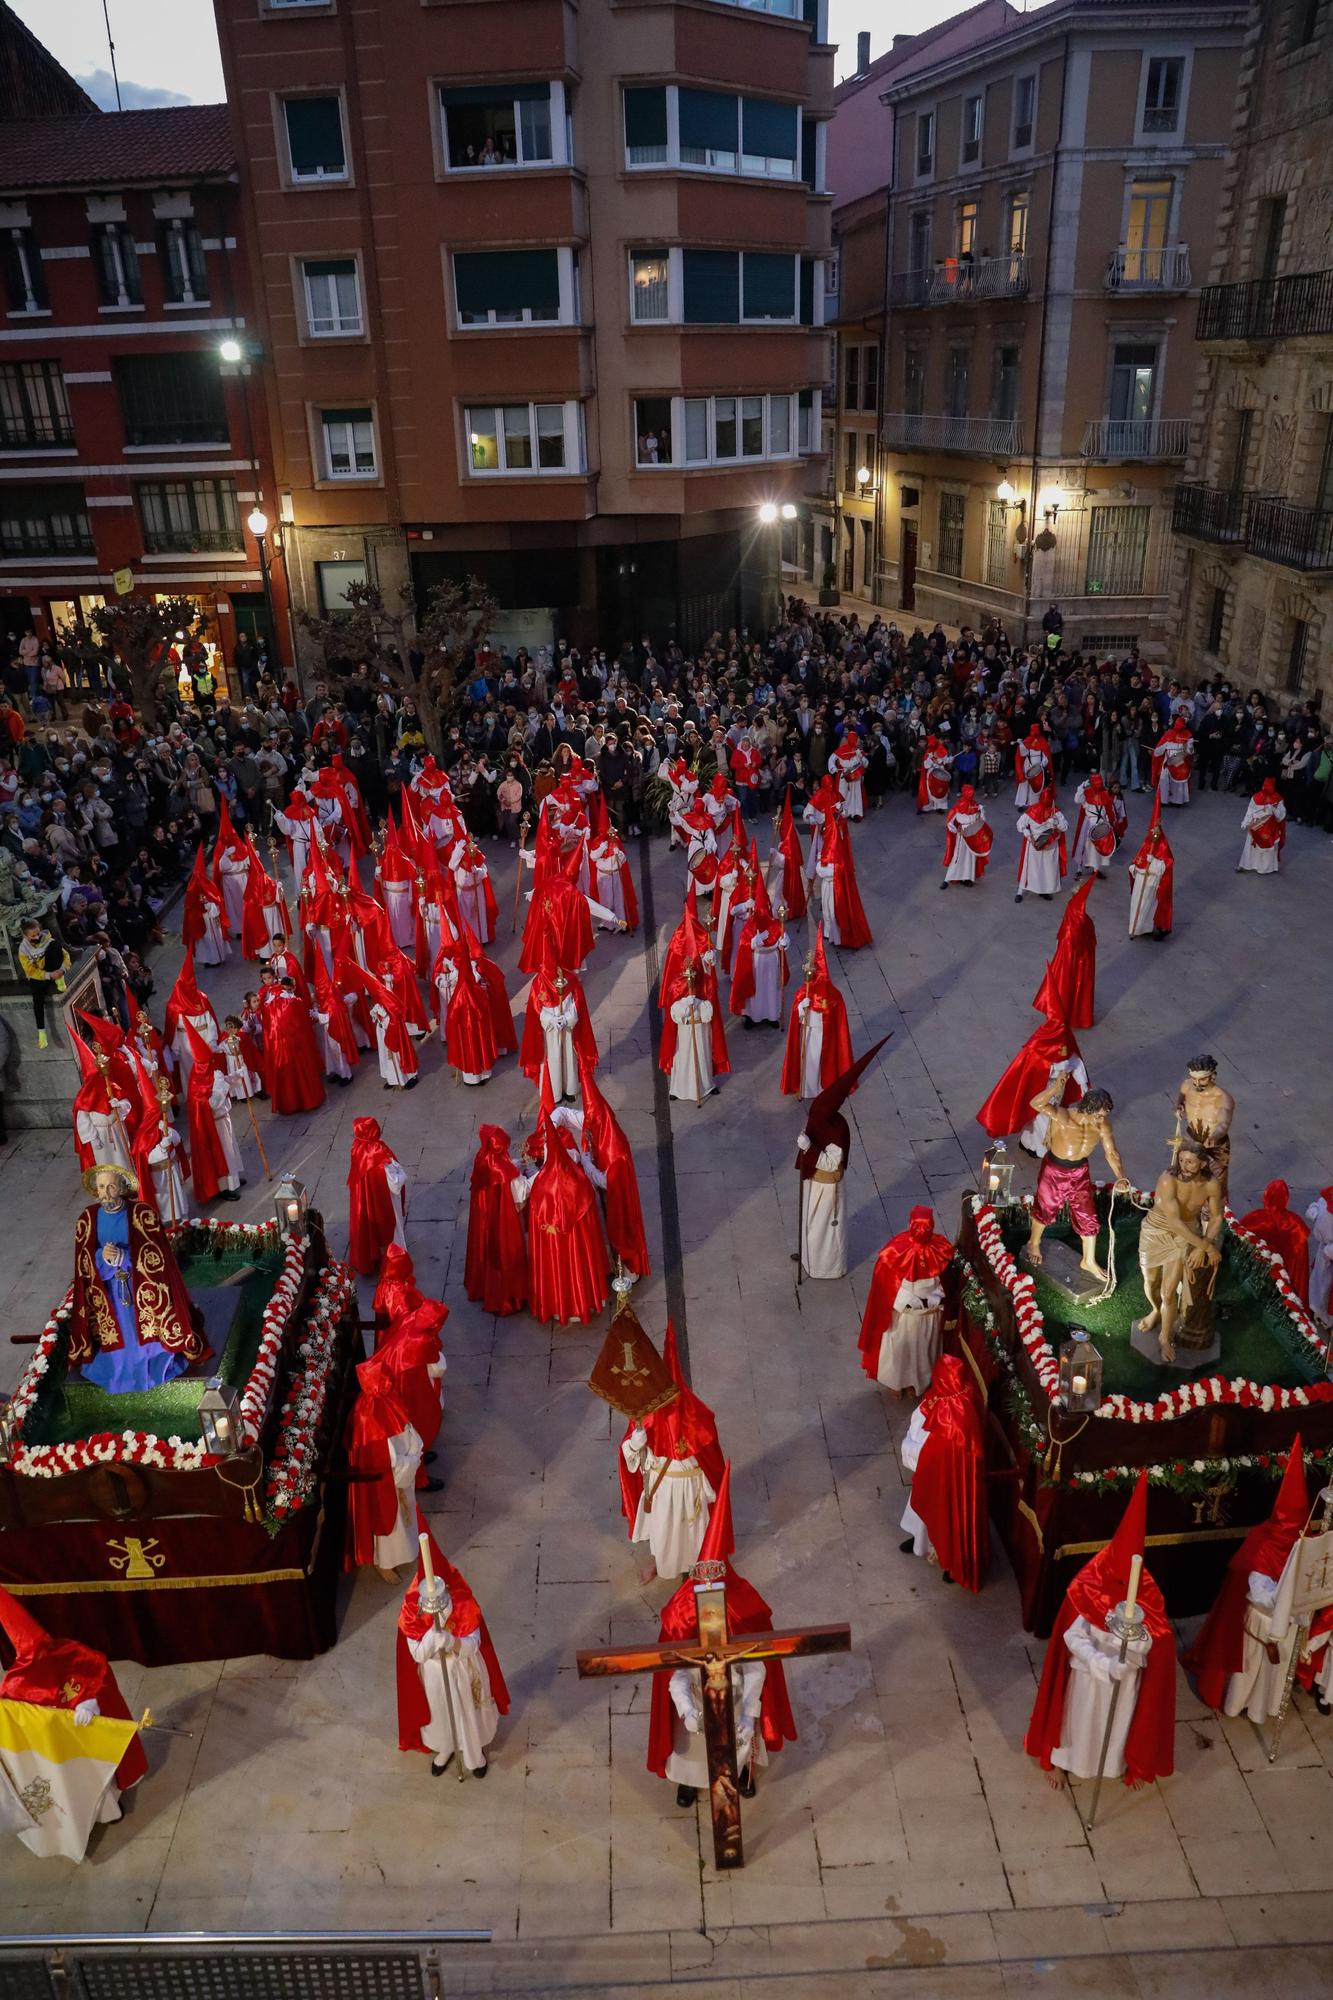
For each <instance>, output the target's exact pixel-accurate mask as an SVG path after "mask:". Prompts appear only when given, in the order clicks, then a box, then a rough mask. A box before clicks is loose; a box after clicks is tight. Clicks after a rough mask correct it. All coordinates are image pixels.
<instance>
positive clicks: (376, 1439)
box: [343, 1354, 421, 1580]
mask: <svg viewBox="0 0 1333 2000" xmlns="http://www.w3.org/2000/svg"><path fill="white" fill-rule="evenodd" d="M356 1382H357V1391H358V1393H357V1398H356V1401H355V1402H354V1403H353V1405H352V1412H351V1415H350V1416H349V1417H348V1419H347V1432H346V1437H345V1439H344V1444H345V1447H346V1453H347V1468H348V1471H349V1472H351V1473H353V1474H354V1475H356V1476H355V1477H353V1478H352V1479H351V1480H349V1482H348V1486H347V1535H346V1541H345V1543H344V1546H343V1568H344V1569H345V1570H350V1569H359V1568H360V1567H361V1566H362V1565H363V1564H365V1563H374V1564H375V1566H376V1568H377V1569H378V1570H379V1572H380V1574H381V1576H383V1577H384V1578H385V1579H386V1580H392V1579H393V1573H394V1571H395V1570H396V1569H397V1567H398V1565H399V1563H403V1562H407V1561H408V1560H409V1559H410V1556H411V1553H412V1549H413V1547H414V1546H415V1543H414V1541H413V1538H412V1533H411V1522H412V1518H413V1512H414V1509H413V1508H412V1506H411V1503H410V1501H409V1498H408V1496H409V1494H410V1493H411V1492H412V1489H413V1486H414V1484H415V1481H416V1474H417V1467H418V1466H419V1465H420V1463H421V1442H420V1439H419V1438H418V1437H417V1434H416V1431H415V1429H414V1427H413V1425H412V1420H411V1418H410V1417H409V1416H408V1414H407V1410H406V1409H405V1407H404V1406H403V1404H402V1402H401V1401H400V1400H399V1398H398V1396H397V1395H396V1394H395V1393H394V1390H393V1384H392V1370H391V1369H390V1368H388V1367H387V1366H386V1365H385V1362H384V1360H383V1358H382V1357H381V1356H380V1355H379V1354H372V1355H371V1357H370V1359H369V1361H361V1362H358V1363H357V1369H356Z"/></svg>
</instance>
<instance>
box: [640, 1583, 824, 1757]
mask: <svg viewBox="0 0 1333 2000" xmlns="http://www.w3.org/2000/svg"><path fill="white" fill-rule="evenodd" d="M724 1581H725V1588H726V1594H727V1630H728V1632H729V1633H730V1635H731V1637H732V1638H733V1639H734V1638H740V1637H742V1636H744V1635H748V1634H754V1633H756V1632H771V1631H772V1630H773V1613H772V1612H771V1611H770V1610H769V1608H768V1606H767V1604H766V1603H765V1602H764V1600H763V1598H762V1597H761V1596H760V1595H759V1592H758V1591H757V1590H756V1589H755V1587H754V1585H753V1584H752V1583H750V1582H748V1581H747V1580H746V1578H745V1577H743V1576H740V1575H738V1574H737V1572H736V1571H735V1570H734V1569H733V1568H732V1566H731V1564H730V1562H728V1563H727V1573H726V1577H725V1580H724ZM698 1630H699V1622H698V1615H697V1613H696V1611H695V1608H694V1585H693V1583H692V1582H691V1581H690V1579H689V1577H686V1579H685V1581H684V1583H682V1584H681V1586H680V1588H679V1589H678V1590H677V1591H676V1593H675V1595H674V1596H673V1597H670V1598H668V1600H667V1602H666V1605H665V1606H664V1608H663V1611H662V1624H661V1628H660V1630H659V1632H658V1635H657V1637H658V1643H659V1645H664V1646H666V1645H670V1644H672V1643H673V1641H674V1642H676V1643H679V1642H680V1641H681V1640H683V1639H694V1638H696V1637H697V1634H698ZM669 1679H670V1675H669V1674H654V1675H653V1677H652V1682H653V1687H652V1694H651V1697H650V1706H649V1713H648V1769H649V1770H650V1771H651V1772H653V1774H654V1776H656V1777H659V1778H665V1776H666V1761H667V1758H668V1757H669V1756H670V1755H671V1741H672V1719H673V1717H674V1715H675V1713H676V1711H675V1709H674V1708H673V1707H672V1705H671V1694H670V1690H669V1688H668V1686H667V1683H668V1681H669ZM759 1728H760V1732H761V1734H762V1736H763V1739H764V1747H765V1748H766V1749H767V1751H768V1753H769V1755H770V1756H774V1755H776V1753H777V1752H778V1751H779V1750H781V1748H782V1746H783V1744H784V1743H794V1742H795V1741H796V1720H795V1717H794V1716H793V1715H792V1712H791V1702H790V1700H789V1698H788V1695H787V1676H786V1674H785V1672H784V1671H783V1666H782V1662H781V1660H765V1662H764V1692H763V1696H762V1700H761V1704H760V1709H759Z"/></svg>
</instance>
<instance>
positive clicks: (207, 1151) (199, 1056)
mask: <svg viewBox="0 0 1333 2000" xmlns="http://www.w3.org/2000/svg"><path fill="white" fill-rule="evenodd" d="M185 1032H186V1036H187V1038H188V1040H189V1044H190V1063H191V1069H190V1087H189V1089H188V1091H187V1092H186V1098H185V1108H186V1120H187V1129H188V1131H189V1134H190V1158H191V1160H192V1161H193V1163H194V1173H193V1182H194V1198H195V1200H196V1201H213V1200H214V1199H215V1198H216V1197H217V1196H218V1195H219V1194H220V1193H221V1191H222V1188H221V1183H222V1180H223V1178H224V1176H225V1175H226V1174H227V1173H228V1172H229V1171H230V1170H229V1168H228V1166H227V1156H226V1154H225V1153H224V1152H223V1150H222V1141H221V1139H220V1138H219V1137H218V1127H217V1119H216V1118H215V1117H214V1115H213V1107H212V1105H211V1104H210V1103H209V1101H208V1100H209V1097H210V1096H211V1095H212V1091H213V1083H214V1078H215V1075H219V1074H220V1075H224V1076H225V1074H226V1069H227V1064H226V1059H225V1057H223V1056H222V1055H221V1054H218V1055H214V1053H213V1051H212V1049H210V1048H209V1046H208V1043H207V1042H206V1041H204V1039H203V1037H202V1036H200V1035H197V1034H196V1033H195V1031H194V1029H193V1028H191V1027H189V1026H188V1025H187V1027H186V1030H185Z"/></svg>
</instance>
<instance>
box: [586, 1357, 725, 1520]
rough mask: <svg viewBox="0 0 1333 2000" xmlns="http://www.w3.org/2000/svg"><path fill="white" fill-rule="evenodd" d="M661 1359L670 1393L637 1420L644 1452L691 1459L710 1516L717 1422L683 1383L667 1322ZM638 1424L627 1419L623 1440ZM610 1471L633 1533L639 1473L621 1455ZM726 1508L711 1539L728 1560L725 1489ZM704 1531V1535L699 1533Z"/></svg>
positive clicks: (716, 1476) (717, 1481)
mask: <svg viewBox="0 0 1333 2000" xmlns="http://www.w3.org/2000/svg"><path fill="white" fill-rule="evenodd" d="M662 1359H663V1361H665V1363H666V1365H667V1368H668V1369H669V1371H670V1373H671V1378H672V1380H673V1381H674V1382H675V1384H676V1394H675V1396H674V1397H673V1398H672V1400H671V1401H670V1402H669V1403H664V1404H663V1405H662V1408H661V1409H660V1410H654V1411H653V1412H652V1413H651V1415H649V1416H646V1417H645V1418H644V1419H643V1428H644V1429H645V1431H647V1433H648V1449H649V1451H650V1452H651V1453H652V1455H653V1456H654V1458H665V1459H676V1458H692V1459H693V1460H694V1462H695V1464H696V1465H697V1466H698V1467H699V1470H700V1471H701V1472H702V1473H703V1475H704V1478H705V1479H706V1480H707V1481H708V1484H709V1485H710V1486H711V1487H712V1489H713V1493H714V1496H715V1497H714V1500H713V1505H712V1508H711V1509H710V1510H709V1516H710V1520H711V1517H712V1514H713V1513H714V1512H715V1511H716V1510H717V1508H718V1507H719V1505H721V1503H722V1499H723V1490H724V1483H725V1474H726V1470H727V1461H726V1455H725V1453H724V1452H723V1450H722V1444H721V1440H720V1439H719V1437H718V1434H717V1418H716V1417H715V1416H714V1415H713V1412H712V1411H711V1410H710V1409H709V1407H708V1405H707V1403H705V1401H704V1399H703V1397H702V1396H696V1395H695V1393H694V1391H693V1389H691V1387H690V1385H689V1383H688V1382H687V1381H686V1380H685V1372H684V1370H683V1369H682V1367H681V1365H680V1350H679V1348H678V1347H677V1345H676V1328H675V1324H674V1322H673V1321H671V1320H668V1321H667V1326H666V1339H665V1340H664V1341H663V1342H662ZM637 1424H638V1418H637V1417H634V1418H631V1419H630V1423H629V1427H628V1429H627V1430H626V1432H625V1435H626V1437H629V1436H630V1435H631V1433H632V1432H633V1431H634V1430H635V1428H636V1426H637ZM616 1469H617V1471H618V1472H619V1474H620V1511H621V1513H622V1514H623V1515H624V1516H625V1520H626V1521H627V1523H628V1525H629V1533H630V1535H631V1536H632V1535H633V1533H634V1523H635V1521H636V1520H637V1518H638V1513H639V1501H640V1500H641V1498H642V1497H643V1474H642V1473H641V1472H632V1471H631V1470H630V1468H629V1466H628V1465H627V1464H626V1462H625V1454H624V1452H623V1451H622V1452H618V1453H617V1455H616ZM726 1496H727V1497H726V1507H725V1512H724V1514H723V1517H722V1519H721V1520H720V1521H719V1523H718V1528H717V1536H716V1539H717V1540H718V1541H719V1542H720V1543H721V1544H722V1545H723V1546H722V1549H721V1553H722V1554H723V1555H728V1556H729V1555H730V1554H731V1552H732V1550H733V1549H734V1548H735V1546H736V1537H735V1533H734V1531H733V1528H732V1522H731V1499H730V1488H729V1487H728V1488H727V1489H726ZM705 1532H706V1531H705Z"/></svg>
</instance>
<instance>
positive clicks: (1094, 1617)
mask: <svg viewBox="0 0 1333 2000" xmlns="http://www.w3.org/2000/svg"><path fill="white" fill-rule="evenodd" d="M1147 1519H1148V1474H1147V1471H1146V1469H1145V1470H1144V1471H1143V1472H1141V1473H1140V1474H1139V1477H1138V1483H1137V1484H1136V1486H1135V1488H1134V1492H1133V1494H1132V1496H1131V1498H1130V1502H1129V1505H1128V1507H1126V1509H1125V1512H1124V1515H1123V1517H1122V1519H1121V1522H1120V1526H1119V1527H1118V1528H1117V1529H1116V1531H1115V1534H1114V1536H1113V1537H1112V1539H1111V1540H1110V1541H1109V1542H1108V1543H1107V1545H1106V1547H1105V1548H1104V1549H1102V1550H1101V1551H1100V1553H1099V1554H1097V1555H1095V1556H1093V1558H1092V1560H1091V1561H1090V1562H1086V1563H1084V1565H1083V1567H1082V1569H1081V1570H1080V1571H1079V1573H1078V1575H1077V1576H1076V1577H1075V1578H1074V1580H1073V1582H1072V1583H1071V1584H1070V1586H1069V1588H1068V1590H1067V1591H1066V1592H1065V1601H1064V1603H1063V1604H1062V1605H1061V1607H1060V1612H1059V1616H1058V1617H1057V1618H1056V1621H1055V1629H1054V1631H1053V1632H1052V1633H1051V1636H1050V1639H1049V1640H1048V1641H1047V1645H1046V1660H1045V1664H1044V1665H1043V1667H1042V1674H1041V1683H1040V1685H1039V1687H1038V1689H1037V1699H1036V1701H1035V1703H1034V1704H1033V1709H1032V1716H1031V1719H1030V1721H1029V1722H1028V1727H1027V1734H1026V1736H1025V1737H1024V1738H1023V1748H1024V1749H1025V1750H1026V1751H1027V1753H1028V1756H1029V1757H1035V1758H1036V1759H1037V1761H1038V1762H1039V1763H1040V1765H1041V1768H1042V1770H1043V1771H1048V1772H1053V1771H1055V1770H1056V1769H1058V1768H1060V1766H1059V1765H1057V1763H1056V1754H1057V1753H1058V1752H1059V1751H1060V1750H1061V1748H1062V1746H1063V1744H1064V1742H1065V1740H1066V1738H1067V1736H1068V1735H1069V1734H1070V1731H1069V1728H1068V1721H1069V1717H1068V1714H1067V1705H1068V1704H1069V1702H1070V1700H1071V1698H1076V1697H1077V1693H1078V1690H1077V1688H1076V1687H1075V1685H1074V1667H1073V1660H1072V1655H1071V1653H1070V1649H1069V1646H1068V1645H1067V1644H1066V1639H1065V1635H1066V1633H1068V1632H1069V1631H1070V1629H1071V1627H1073V1626H1074V1625H1075V1624H1076V1623H1077V1621H1078V1620H1079V1619H1080V1618H1082V1619H1084V1620H1085V1621H1086V1623H1087V1624H1088V1625H1089V1626H1090V1627H1091V1628H1092V1630H1093V1631H1094V1632H1101V1633H1104V1632H1105V1631H1106V1620H1107V1617H1108V1616H1109V1614H1110V1613H1111V1612H1112V1611H1114V1610H1115V1608H1116V1606H1117V1605H1118V1604H1122V1603H1124V1602H1125V1594H1126V1592H1127V1590H1128V1589H1129V1572H1130V1564H1131V1562H1132V1559H1133V1558H1134V1557H1135V1556H1136V1555H1142V1554H1143V1541H1144V1533H1145V1530H1146V1527H1147ZM1138 1603H1139V1608H1140V1609H1141V1610H1142V1612H1143V1614H1144V1619H1145V1622H1146V1625H1147V1631H1148V1636H1149V1637H1150V1639H1151V1641H1152V1644H1151V1647H1150V1648H1149V1651H1148V1657H1147V1660H1146V1662H1145V1664H1144V1666H1143V1668H1142V1671H1141V1673H1140V1675H1139V1685H1138V1688H1137V1698H1136V1700H1135V1703H1134V1711H1133V1714H1132V1716H1131V1718H1130V1721H1129V1727H1128V1731H1127V1734H1126V1737H1125V1746H1124V1782H1125V1784H1126V1785H1129V1786H1131V1787H1132V1786H1135V1785H1147V1784H1151V1783H1152V1781H1153V1779H1154V1778H1169V1777H1170V1776H1171V1773H1172V1771H1173V1770H1174V1768H1175V1727H1176V1649H1175V1635H1174V1633H1173V1631H1172V1629H1171V1621H1170V1620H1169V1619H1168V1617H1167V1615H1166V1606H1165V1605H1164V1604H1163V1602H1162V1593H1161V1591H1160V1590H1159V1589H1158V1587H1157V1584H1156V1583H1155V1581H1154V1580H1153V1578H1152V1576H1151V1575H1150V1574H1149V1572H1148V1571H1147V1570H1146V1569H1144V1570H1143V1571H1142V1572H1141V1573H1140V1576H1139V1595H1138ZM1084 1678H1085V1677H1084V1676H1083V1675H1081V1674H1080V1675H1079V1679H1084ZM1053 1782H1054V1783H1056V1784H1058V1783H1059V1780H1058V1779H1054V1780H1053Z"/></svg>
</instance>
